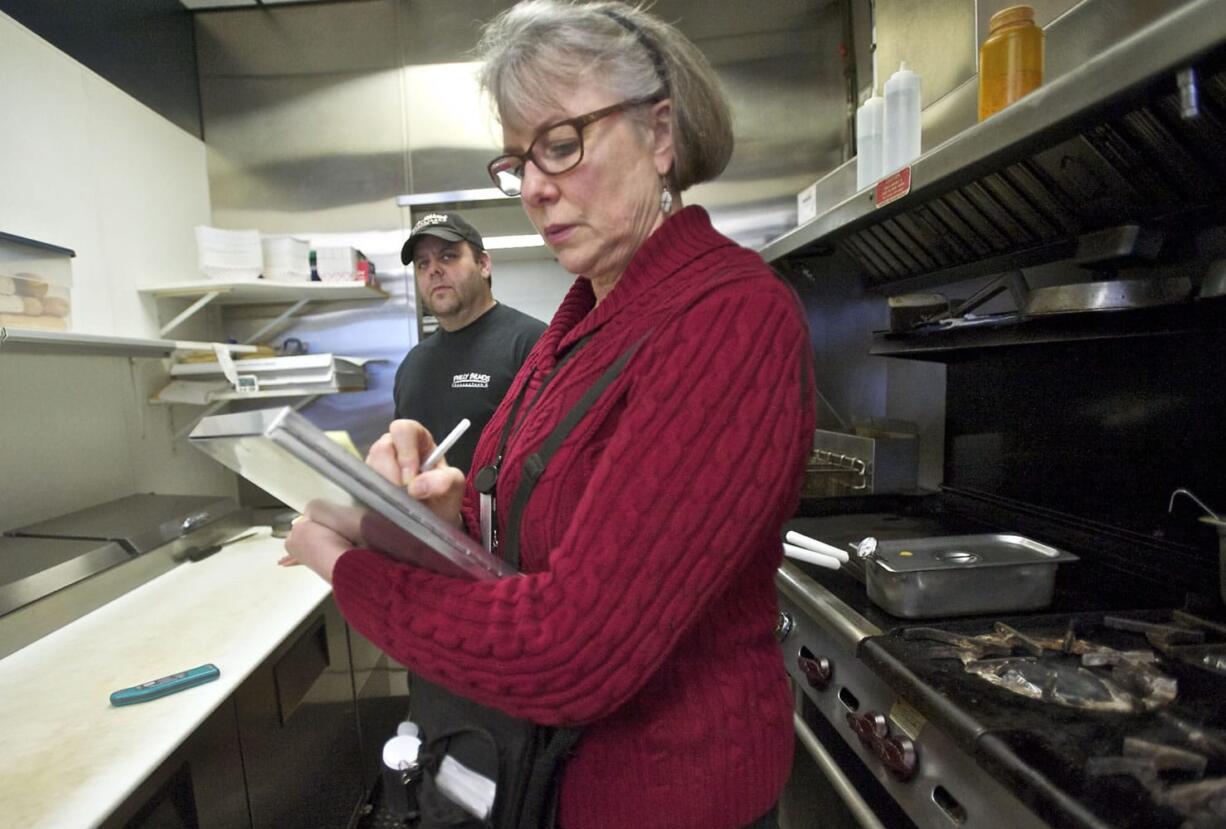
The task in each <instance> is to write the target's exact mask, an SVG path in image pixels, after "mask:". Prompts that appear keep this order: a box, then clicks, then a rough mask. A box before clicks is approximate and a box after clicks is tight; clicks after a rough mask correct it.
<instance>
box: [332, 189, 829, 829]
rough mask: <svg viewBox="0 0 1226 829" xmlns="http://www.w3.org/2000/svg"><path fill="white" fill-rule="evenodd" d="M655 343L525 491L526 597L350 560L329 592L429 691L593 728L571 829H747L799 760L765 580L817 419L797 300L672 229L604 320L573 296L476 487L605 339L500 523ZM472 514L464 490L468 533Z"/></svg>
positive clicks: (508, 488)
mask: <svg viewBox="0 0 1226 829" xmlns="http://www.w3.org/2000/svg"><path fill="white" fill-rule="evenodd" d="M648 331H650V332H651V333H650V334H649V335H648V337H647V339H646V340H645V341H644V343H643V345H642V346H641V347H640V349H639V350H638V352H637V353H636V354H635V356H634V358H633V359H632V360H631V361H630V363H629V364H628V366H627V367H626V369H625V370H624V371H623V372H622V374H621V375H620V377H619V378H618V379H617V380H616V381H615V382H614V383H613V384H612V385H611V386H610V387H609V388H608V389H607V390H606V392H605V394H604V395H603V396H602V397H601V398H600V400H599V401H598V402H597V404H596V405H595V406H594V407H593V408H592V410H591V411H589V412H588V414H587V416H586V417H584V419H583V420H582V421H581V422H580V424H579V426H578V427H577V428H576V429H575V430H574V432H572V433H571V435H570V437H569V438H568V439H567V440H566V441H565V442H564V443H563V444H562V446H561V447H560V449H559V451H558V453H557V454H556V455H555V456H554V457H553V459H552V461H551V462H550V463H549V467H548V469H547V470H546V472H545V474H544V476H543V477H542V478H541V480H540V482H539V483H538V485H537V487H536V490H535V492H534V494H533V496H532V499H531V501H530V502H529V504H528V506H527V509H526V510H525V512H524V516H523V521H522V536H521V538H522V545H521V550H522V553H521V555H522V565H523V570H524V572H525V573H526V576H524V577H519V578H509V579H501V580H492V581H478V582H468V581H460V580H456V579H452V578H447V577H444V576H440V575H436V574H433V573H430V572H426V571H423V570H420V569H417V568H414V567H411V566H407V565H402V564H398V563H396V562H394V561H392V560H391V559H389V558H386V557H384V556H382V555H379V554H378V553H374V552H371V551H368V550H352V551H350V552H347V553H345V554H344V555H343V556H342V557H341V558H340V560H339V561H338V563H337V565H336V568H335V571H334V574H333V588H334V590H335V594H336V598H337V601H338V602H339V604H340V607H341V610H342V611H343V613H344V615H345V617H346V618H347V619H348V620H349V621H350V622H351V623H352V624H353V625H354V627H356V628H357V629H358V630H359V631H361V632H362V633H363V634H365V635H366V636H367V637H368V638H370V639H371V640H372V641H373V642H375V643H376V644H378V645H379V646H381V647H382V648H383V649H384V650H386V651H387V652H388V653H389V654H391V655H392V656H393V657H394V658H396V659H397V660H399V661H400V662H402V663H404V664H405V665H407V666H409V667H410V668H411V669H412V670H413V671H415V672H417V673H420V674H421V675H422V676H424V677H426V678H427V679H430V680H432V681H434V682H437V683H439V684H441V685H444V686H446V687H448V688H450V689H451V690H453V691H456V692H458V693H460V694H462V695H465V696H467V697H469V698H470V699H473V700H475V701H477V702H479V703H482V704H485V705H490V706H493V707H496V708H499V709H502V710H504V711H506V712H508V713H510V714H512V715H514V716H518V717H524V718H527V719H530V720H533V721H535V722H538V723H542V724H545V725H575V724H580V725H582V726H584V730H583V736H582V738H581V741H580V743H579V746H578V749H577V754H576V755H575V756H574V757H573V758H571V759H570V761H569V762H568V764H567V766H566V768H565V771H564V774H563V778H562V787H561V804H560V815H559V823H560V825H561V826H562V827H565V829H649V827H661V828H662V829H664V828H666V829H687V827H689V828H692V829H734V827H741V826H744V825H745V824H748V823H749V822H750V821H752V820H753V819H755V818H757V817H759V816H760V815H762V814H763V813H764V812H766V811H767V809H769V808H770V807H771V805H772V804H773V803H774V802H775V800H776V799H777V798H778V796H779V793H780V791H781V790H782V788H783V785H784V782H785V781H786V779H787V776H788V773H789V770H790V767H791V758H792V721H791V699H790V694H789V691H788V685H787V680H786V678H785V676H786V675H785V673H784V666H783V660H782V656H781V653H780V649H779V646H778V644H777V643H776V641H775V639H774V635H773V628H774V625H775V621H776V616H777V608H778V606H777V601H776V596H775V587H774V572H775V569H776V568H777V567H778V566H779V563H780V556H781V545H780V528H781V525H782V524H783V522H784V521H785V520H786V519H787V518H788V517H789V516H790V515H791V513H792V511H793V510H794V509H795V506H796V503H797V495H798V493H799V491H800V483H801V475H802V473H803V467H804V459H805V456H806V454H807V452H808V450H809V447H810V445H811V441H812V434H813V426H814V410H813V395H812V393H811V391H810V389H811V384H812V377H811V364H810V359H811V357H810V354H811V351H810V345H809V341H808V337H807V335H806V328H805V322H804V319H803V316H802V314H801V312H800V309H799V306H798V303H797V302H796V300H795V297H794V296H793V295H792V293H791V291H790V289H789V288H788V287H787V286H786V285H785V284H784V283H783V282H781V281H780V280H779V279H778V278H777V277H776V276H774V275H773V274H772V273H771V271H770V269H769V268H767V266H766V265H765V264H763V262H762V260H761V258H759V257H758V255H757V254H755V253H753V252H752V251H749V250H746V249H744V248H741V247H739V246H737V245H736V244H735V243H734V242H732V241H731V240H729V239H727V238H725V237H723V236H721V235H720V234H719V233H717V232H716V231H715V230H714V229H713V228H712V227H711V224H710V220H709V218H708V216H707V214H706V212H705V211H704V210H702V209H701V208H698V207H689V208H686V209H684V210H682V211H680V212H679V213H677V214H676V215H674V216H672V217H670V218H669V219H668V220H667V221H666V222H665V223H664V225H663V226H662V227H661V228H659V229H658V230H657V231H656V232H655V233H654V234H653V235H652V236H651V237H650V238H649V239H648V240H647V241H646V242H645V243H644V245H643V246H642V248H641V249H640V250H639V251H638V253H637V254H636V255H635V257H634V259H633V261H631V263H630V265H629V267H628V268H627V270H626V272H625V273H624V274H622V276H621V278H620V279H619V280H618V282H617V285H616V286H615V288H614V290H613V291H612V292H611V293H610V294H609V295H608V297H607V298H606V299H605V300H604V301H603V302H602V303H601V304H600V305H599V306H596V305H595V298H594V295H593V293H592V290H591V285H590V283H589V282H588V281H587V280H585V279H583V278H579V279H578V280H576V282H575V284H574V285H573V286H572V288H571V289H570V292H569V293H568V294H567V296H566V298H565V299H564V300H563V302H562V305H561V307H560V308H559V309H558V312H557V314H556V315H555V316H554V318H553V322H552V323H551V324H550V326H549V328H548V330H547V331H546V332H545V334H544V335H543V336H542V337H541V339H540V341H539V342H538V343H537V345H536V348H535V349H534V350H533V352H532V354H531V355H530V356H529V357H528V360H527V362H526V363H525V364H524V367H523V368H522V369H521V370H520V373H519V376H518V377H517V378H516V380H515V383H514V385H513V386H512V388H511V390H510V392H509V393H508V395H507V397H506V399H505V400H504V402H503V405H502V406H501V407H500V408H499V410H498V411H497V412H496V413H495V415H494V417H493V419H492V420H491V421H490V423H489V425H488V426H487V427H486V429H485V431H484V433H483V434H482V437H481V440H480V442H479V444H478V446H477V452H476V457H475V460H474V465H473V468H474V469H479V468H480V467H481V466H483V465H484V464H487V463H490V462H491V460H492V456H493V454H494V452H495V448H496V445H497V442H498V436H499V435H500V433H501V431H502V426H503V422H504V420H505V418H506V417H507V414H508V411H509V409H510V404H511V402H512V401H513V400H514V398H515V396H516V394H517V392H518V391H519V387H520V385H521V384H523V383H529V384H531V386H530V387H531V388H535V387H536V386H539V384H540V382H541V379H542V378H543V377H544V376H545V375H546V374H548V372H549V370H550V369H551V368H552V367H553V366H554V365H555V364H556V362H557V361H558V359H559V358H560V357H561V355H563V354H565V352H566V351H567V349H568V348H569V347H570V346H571V345H573V344H574V343H575V342H576V340H578V339H580V338H581V337H583V336H584V335H586V334H588V333H590V332H595V333H594V336H593V337H592V338H591V340H590V341H589V343H588V344H587V345H586V346H585V347H584V348H583V349H582V350H581V351H580V352H579V353H578V354H577V355H576V356H575V357H574V358H573V359H572V360H571V361H570V362H569V363H568V364H567V365H566V366H565V367H564V368H563V369H562V370H561V371H560V372H559V373H558V374H557V376H556V377H555V378H554V379H553V380H552V381H551V382H550V384H549V385H548V386H547V388H546V391H545V392H544V394H542V395H541V397H540V399H539V400H538V401H537V402H536V405H535V406H534V407H533V408H532V409H531V411H529V412H528V413H527V416H526V417H523V416H522V415H521V420H522V426H520V427H519V428H517V430H516V432H515V434H514V436H513V437H512V439H511V441H510V442H509V444H508V447H507V451H506V457H505V458H504V460H503V464H502V472H501V474H500V476H499V481H498V490H497V497H498V502H499V504H500V505H503V506H504V508H502V509H500V511H499V517H500V519H505V517H506V514H507V511H508V510H507V509H506V508H505V507H506V506H509V504H510V500H511V497H512V495H513V493H514V491H515V485H516V484H517V483H518V481H519V477H520V472H521V468H522V463H523V460H524V458H525V456H526V455H528V454H530V453H531V452H532V451H533V450H535V449H537V448H538V447H539V445H540V444H541V442H542V441H543V440H544V439H545V437H546V435H547V434H548V433H549V431H550V430H551V428H552V427H553V426H554V424H555V423H556V422H557V421H558V420H559V419H560V418H561V417H562V416H563V415H564V414H565V412H566V411H567V410H568V409H570V407H571V406H572V405H574V403H575V402H576V401H577V400H578V398H579V397H580V396H581V395H582V394H583V392H584V391H585V390H586V389H587V388H588V387H589V386H590V385H591V384H592V383H593V382H594V381H595V380H596V378H597V377H599V376H600V374H601V372H602V371H603V370H604V369H605V368H606V367H607V366H608V365H609V364H610V363H611V362H612V361H613V360H615V359H616V358H617V357H618V355H619V354H621V352H622V351H623V350H625V349H626V348H627V347H628V346H629V345H631V344H632V343H634V342H635V341H636V340H638V339H639V338H640V337H641V336H642V335H643V334H644V333H645V332H648ZM531 398H532V395H531V394H529V395H528V398H527V399H529V400H530V399H531ZM476 503H477V499H476V494H475V492H474V491H473V489H472V486H471V483H470V485H469V487H468V491H467V493H466V496H465V508H464V514H465V522H466V524H467V525H468V526H469V527H470V528H474V527H476V526H477V521H476Z"/></svg>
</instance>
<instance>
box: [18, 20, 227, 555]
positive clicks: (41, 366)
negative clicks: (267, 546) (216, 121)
mask: <svg viewBox="0 0 1226 829" xmlns="http://www.w3.org/2000/svg"><path fill="white" fill-rule="evenodd" d="M0 111H3V112H4V114H5V117H4V127H3V129H0V231H3V232H6V233H11V234H15V235H18V236H24V237H27V238H32V239H37V240H39V241H44V242H50V243H52V244H55V245H60V246H62V247H66V248H71V249H73V250H75V251H76V252H77V257H76V258H75V259H74V260H73V264H72V270H73V328H74V329H75V330H76V331H78V332H85V333H93V334H113V335H122V336H128V337H142V336H143V337H149V336H156V331H157V325H156V321H155V318H154V310H153V308H152V307H146V306H145V305H144V304H143V303H142V301H141V299H140V297H139V296H138V294H137V292H136V290H135V288H136V287H137V286H140V285H145V284H150V283H158V282H174V281H185V280H189V279H193V278H195V273H196V265H195V239H194V235H193V231H192V228H193V226H194V225H196V224H207V223H208V221H209V196H208V176H207V170H206V166H205V152H204V145H203V143H202V142H200V141H199V140H198V139H196V138H195V137H194V136H191V135H189V134H188V133H186V132H184V131H183V130H181V129H180V128H178V127H176V126H174V125H173V124H171V123H170V122H169V121H167V120H165V119H164V118H162V117H161V116H160V115H157V114H156V113H154V112H153V111H152V110H150V109H148V108H147V107H145V106H144V105H143V104H141V103H139V102H137V101H136V100H135V99H133V98H131V97H129V96H128V95H126V94H125V93H123V92H121V91H120V90H119V89H117V88H116V87H114V86H112V85H111V84H110V83H108V82H107V81H105V80H103V79H102V78H100V77H98V76H97V75H95V74H94V73H93V72H91V71H90V70H88V69H86V68H85V67H83V66H81V65H80V64H78V63H77V62H75V61H74V60H72V59H71V58H69V57H68V56H67V55H65V54H63V53H62V52H60V51H58V50H57V49H55V48H54V47H52V46H50V45H49V44H47V43H46V42H45V41H43V40H41V39H40V38H38V37H37V36H35V35H34V34H32V33H31V32H29V31H28V30H26V29H25V28H24V27H22V26H20V25H19V24H17V23H16V22H14V21H13V20H12V19H11V18H9V17H6V16H5V15H3V14H0ZM164 380H165V366H164V365H163V363H162V361H161V360H159V359H150V358H141V359H130V358H128V357H123V356H104V355H90V354H68V353H63V352H50V353H38V352H30V351H23V350H21V349H20V348H18V347H15V346H13V345H12V344H9V345H7V346H0V531H3V530H6V529H12V528H14V527H17V526H22V525H24V524H28V523H31V522H34V521H38V520H41V519H44V518H49V517H52V516H55V515H60V514H63V513H65V512H71V511H73V510H77V509H81V508H84V507H88V506H92V505H94V504H98V503H102V502H105V501H109V500H112V499H115V498H119V497H122V496H124V495H129V494H132V493H134V492H158V493H163V494H207V495H233V494H234V492H235V482H234V476H233V475H232V474H231V473H230V472H228V471H227V470H225V469H224V468H223V467H221V466H220V465H218V464H216V463H215V462H213V461H212V460H210V459H209V458H207V457H205V456H204V455H203V454H201V453H200V452H198V451H196V450H195V449H193V448H192V447H190V446H188V445H187V444H186V443H185V442H184V441H183V440H181V439H180V440H176V439H175V434H176V433H177V432H179V431H180V430H181V429H183V428H184V427H185V426H186V425H187V424H188V423H190V420H191V418H192V417H193V416H194V415H196V414H197V413H198V411H197V410H193V409H188V408H186V407H174V408H171V407H165V406H151V405H149V404H148V402H147V400H148V398H149V396H150V394H151V393H152V392H153V391H154V390H155V389H156V388H157V386H158V384H159V383H162V382H164Z"/></svg>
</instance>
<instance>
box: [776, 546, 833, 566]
mask: <svg viewBox="0 0 1226 829" xmlns="http://www.w3.org/2000/svg"><path fill="white" fill-rule="evenodd" d="M783 554H784V555H785V556H787V557H788V558H794V559H796V560H797V561H804V562H808V563H809V564H816V565H817V566H818V567H825V568H826V569H827V570H837V569H839V567H840V566H841V565H840V563H839V560H838V559H836V558H834V557H832V556H828V555H825V554H823V553H815V552H813V551H812V550H806V549H805V548H804V547H797V546H796V545H795V544H788V543H787V542H786V541H785V542H784V543H783Z"/></svg>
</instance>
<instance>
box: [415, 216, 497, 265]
mask: <svg viewBox="0 0 1226 829" xmlns="http://www.w3.org/2000/svg"><path fill="white" fill-rule="evenodd" d="M423 236H435V237H438V238H439V239H442V240H444V241H446V242H468V244H470V245H472V246H473V247H474V248H476V249H477V250H479V251H481V250H485V243H484V242H482V241H481V234H480V233H478V232H477V229H476V228H475V227H473V226H472V225H470V224H469V223H468V222H466V221H465V220H464V217H463V216H461V215H459V214H458V213H427V214H426V215H425V216H422V217H421V218H420V219H418V220H417V224H415V225H413V230H412V232H411V233H409V238H408V239H407V240H406V241H405V243H404V247H403V248H401V249H400V261H401V263H402V264H405V265H407V264H409V263H410V262H412V261H413V247H414V246H415V245H416V244H417V240H418V239H420V238H421V237H423Z"/></svg>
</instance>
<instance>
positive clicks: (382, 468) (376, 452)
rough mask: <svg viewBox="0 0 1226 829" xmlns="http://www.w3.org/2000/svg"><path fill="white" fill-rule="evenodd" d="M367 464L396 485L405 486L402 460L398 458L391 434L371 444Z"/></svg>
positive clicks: (367, 454)
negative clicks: (402, 474) (401, 471)
mask: <svg viewBox="0 0 1226 829" xmlns="http://www.w3.org/2000/svg"><path fill="white" fill-rule="evenodd" d="M366 465H367V466H369V467H370V468H371V469H373V470H375V471H376V472H378V473H379V474H380V475H382V476H383V477H384V478H386V479H387V480H389V481H391V482H392V483H393V484H395V485H396V486H404V478H402V477H401V474H400V461H399V460H398V459H397V458H396V446H395V444H394V443H392V436H391V435H384V436H383V437H381V438H379V439H378V440H376V441H375V442H374V443H372V444H371V446H370V451H369V452H367V453H366Z"/></svg>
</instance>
